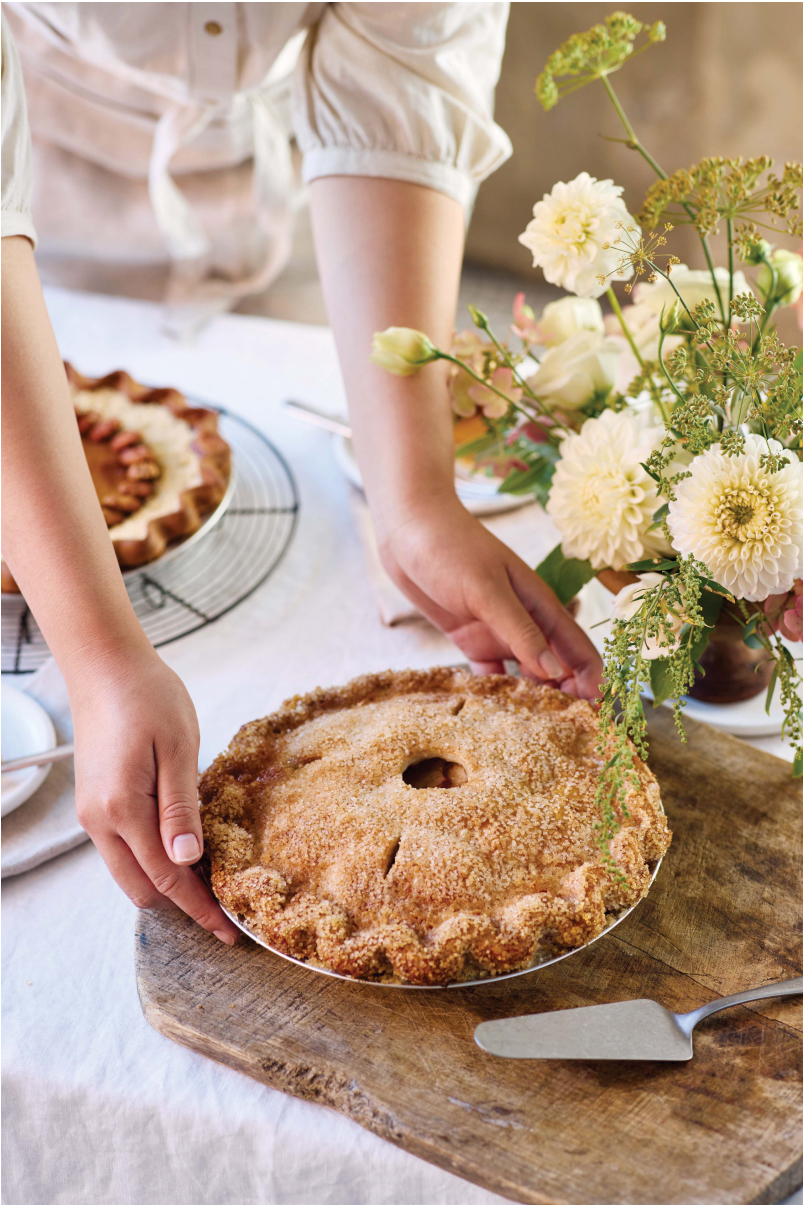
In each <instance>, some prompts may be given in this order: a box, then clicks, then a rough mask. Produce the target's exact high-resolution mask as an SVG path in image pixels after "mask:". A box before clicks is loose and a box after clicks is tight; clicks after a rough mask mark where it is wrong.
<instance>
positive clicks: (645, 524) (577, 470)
mask: <svg viewBox="0 0 803 1205" xmlns="http://www.w3.org/2000/svg"><path fill="white" fill-rule="evenodd" d="M663 435H664V432H663V428H661V427H654V426H650V425H649V423H648V419H647V417H646V416H645V415H643V414H636V413H634V412H633V411H631V410H622V411H619V412H618V413H617V412H616V411H614V410H603V412H602V414H601V415H600V416H599V418H590V419H588V421H587V422H585V423H584V424H583V427H582V429H581V430H580V431H579V432H578V433H575V432H571V433H570V434H569V435H567V436H566V437H565V439H564V440H563V442H562V443H561V458H560V460H559V461H558V463H557V467H556V469H555V476H554V477H553V478H552V487H551V489H550V493H549V502H548V503H547V507H546V509H547V512H548V513H549V514H550V515H551V517H552V519H553V521H554V523H555V525H556V527H557V528H558V530H559V531H560V534H561V540H562V544H563V552H564V554H565V555H566V556H567V557H578V558H579V559H580V560H588V561H590V562H591V565H592V566H593V568H594V569H606V568H611V569H621V568H622V567H623V566H624V565H627V564H629V563H630V562H631V561H638V560H640V559H641V558H642V557H644V556H645V555H647V556H654V555H655V554H656V553H661V552H667V551H668V545H667V543H666V541H665V540H664V538H663V536H662V535H661V533H660V531H658V532H650V533H649V534H648V531H647V529H648V528H649V527H650V526H651V525H652V517H653V514H654V513H655V511H656V510H657V508H658V505H659V503H658V498H657V490H656V485H655V482H654V481H653V479H652V478H651V477H650V476H649V474H648V473H646V472H645V470H644V469H643V468H642V462H643V461H645V460H646V459H647V457H648V456H649V454H650V452H652V451H653V450H654V449H655V448H656V447H657V446H658V444H659V443H660V442H661V440H662V439H663Z"/></svg>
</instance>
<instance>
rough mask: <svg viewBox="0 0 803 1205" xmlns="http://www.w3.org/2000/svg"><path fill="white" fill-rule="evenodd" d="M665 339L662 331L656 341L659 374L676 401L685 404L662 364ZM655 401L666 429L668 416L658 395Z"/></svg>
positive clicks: (664, 365) (664, 332)
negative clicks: (661, 374) (662, 375)
mask: <svg viewBox="0 0 803 1205" xmlns="http://www.w3.org/2000/svg"><path fill="white" fill-rule="evenodd" d="M665 338H666V331H663V330H662V331H661V334H660V336H659V339H658V364H659V365H660V368H661V372H662V373H663V374H664V376H665V377H666V379H667V381H668V382H669V388H670V389H671V390H672V392H673V393H674V395H675V397H676V398H677V399H678V401H680V402H685V400H686V399H685V398H684V396H683V394H682V393H681V392H680V390H679V389H678V388H677V386H676V385H675V382H674V381H673V380H672V378H671V376H670V375H669V369H668V368H667V366H666V364H664V339H665ZM655 400H656V401H657V402H658V408H659V409H660V411H661V418H662V419H663V420H664V425H665V426H666V427H668V426H669V416H668V415H667V413H666V411H665V410H664V404H663V401H662V400H661V399H660V395H658V396H657V397H656V399H655Z"/></svg>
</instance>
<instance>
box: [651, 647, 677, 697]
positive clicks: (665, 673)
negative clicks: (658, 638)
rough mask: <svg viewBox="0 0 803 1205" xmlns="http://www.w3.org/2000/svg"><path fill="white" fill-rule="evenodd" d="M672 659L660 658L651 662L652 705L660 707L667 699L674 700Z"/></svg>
mask: <svg viewBox="0 0 803 1205" xmlns="http://www.w3.org/2000/svg"><path fill="white" fill-rule="evenodd" d="M669 666H670V658H669V657H658V658H656V660H655V661H651V662H650V689H651V690H652V705H653V707H660V706H661V704H662V703H665V702H666V700H667V699H671V698H672V675H671V674H670V672H669Z"/></svg>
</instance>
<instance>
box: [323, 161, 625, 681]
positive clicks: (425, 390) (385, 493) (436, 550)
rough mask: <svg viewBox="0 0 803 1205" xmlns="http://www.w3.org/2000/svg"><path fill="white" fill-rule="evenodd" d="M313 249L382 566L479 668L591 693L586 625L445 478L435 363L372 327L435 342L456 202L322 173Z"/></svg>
mask: <svg viewBox="0 0 803 1205" xmlns="http://www.w3.org/2000/svg"><path fill="white" fill-rule="evenodd" d="M311 198H312V218H313V229H314V234H315V244H316V248H317V254H318V263H319V267H320V272H321V278H322V281H323V288H324V294H325V297H326V304H327V309H328V312H329V316H330V320H331V323H332V327H333V329H334V332H335V338H336V340H337V347H338V352H339V355H340V362H341V365H342V369H343V376H344V378H345V382H346V391H347V394H348V398H349V410H350V414H351V421H352V426H353V429H354V445H355V449H356V452H357V456H358V458H359V462H360V471H361V473H362V476H363V480H364V482H365V487H366V492H367V495H368V499H369V502H370V504H371V511H372V515H373V519H374V525H375V527H376V533H377V539H378V542H379V548H380V551H381V554H382V560H383V562H384V565H385V568H386V569H387V570H388V572H389V574H390V575H391V577H392V578H393V579H394V581H395V582H396V583H397V585H398V586H399V587H400V588H401V589H402V590H403V591H404V593H405V594H406V595H407V597H408V598H410V600H411V601H412V602H414V603H415V604H416V606H417V607H418V608H419V609H420V610H421V611H422V612H423V613H424V614H425V615H426V616H427V617H428V618H429V619H431V620H432V622H433V623H435V624H437V626H438V627H439V628H441V629H442V631H444V632H445V633H446V634H447V635H448V636H450V637H451V639H452V640H453V641H454V642H455V644H457V645H458V646H459V648H461V649H462V650H463V652H464V653H465V654H466V655H467V657H468V658H469V659H470V661H471V662H472V664H473V666H474V668H475V669H476V670H478V671H479V672H486V673H489V672H501V670H502V661H503V660H506V659H512V660H516V661H518V662H519V663H520V665H521V667H522V670H523V672H524V673H526V674H528V675H530V676H533V677H536V678H540V679H543V680H549V681H555V682H558V683H560V685H561V687H562V688H563V689H564V690H567V691H569V692H571V693H573V694H577V695H580V696H583V697H585V698H589V699H593V698H595V697H596V696H597V694H598V684H599V682H600V680H601V677H602V664H601V661H600V658H599V655H598V653H597V652H596V650H595V648H594V646H593V645H592V643H591V641H590V640H589V639H588V637H587V636H586V635H585V633H584V632H583V631H582V630H581V629H580V628H579V627H578V626H577V624H575V622H574V621H573V620H572V619H571V617H570V616H569V614H568V613H567V612H566V610H565V609H564V608H563V607H562V606H561V605H560V603H559V602H558V600H557V599H556V598H555V595H554V594H553V593H552V591H551V590H550V589H549V588H548V587H547V586H546V585H544V583H543V582H542V581H541V579H540V578H539V577H538V576H537V574H535V573H534V572H533V571H532V569H530V568H529V567H528V566H527V565H525V563H524V562H523V561H522V560H521V559H520V558H519V557H517V556H516V555H515V554H514V553H513V552H511V551H510V549H509V548H507V547H506V546H505V545H504V544H502V543H501V542H500V541H499V540H497V539H496V538H495V537H494V536H492V535H491V534H490V532H488V531H487V530H486V529H485V528H484V527H483V526H482V524H481V523H479V521H478V520H477V519H475V518H474V517H473V516H471V515H470V514H469V513H468V511H466V510H465V508H464V507H463V506H462V505H461V504H460V502H459V501H458V499H457V496H456V494H455V489H454V446H453V439H452V416H451V410H450V404H449V397H448V393H447V388H446V375H445V374H446V370H447V366H446V365H445V364H444V363H443V362H436V363H433V364H429V365H427V366H426V367H425V368H423V369H422V370H421V371H420V372H418V373H417V374H416V375H415V376H410V377H394V376H389V375H388V374H387V373H385V372H384V371H383V370H382V369H380V368H378V367H376V366H375V365H373V364H371V363H370V361H369V356H370V352H371V342H372V336H373V334H374V332H375V331H380V330H384V329H385V328H387V327H389V326H407V327H413V328H415V329H417V330H421V331H424V332H425V333H426V334H427V335H428V336H429V337H430V339H431V340H432V341H433V343H435V344H437V345H438V346H440V347H448V346H449V343H450V341H451V335H452V328H453V324H454V315H455V308H456V304H457V290H458V285H459V280H460V268H461V263H462V256H463V213H462V209H461V207H460V206H459V205H458V203H457V202H456V201H454V200H452V199H451V198H450V197H448V196H446V195H445V194H443V193H441V192H436V191H435V190H433V189H430V188H425V187H422V186H420V185H417V184H411V183H407V182H406V181H400V180H386V179H374V178H369V177H364V176H327V177H323V178H320V179H316V180H313V182H312V184H311Z"/></svg>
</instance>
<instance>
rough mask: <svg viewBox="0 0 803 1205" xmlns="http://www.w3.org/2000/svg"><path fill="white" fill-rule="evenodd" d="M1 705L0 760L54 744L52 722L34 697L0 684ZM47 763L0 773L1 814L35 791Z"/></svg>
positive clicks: (7, 759) (46, 748)
mask: <svg viewBox="0 0 803 1205" xmlns="http://www.w3.org/2000/svg"><path fill="white" fill-rule="evenodd" d="M2 706H3V745H2V757H3V761H10V760H11V759H12V758H14V757H27V756H28V754H29V753H46V752H47V750H48V749H54V748H55V747H56V744H57V742H56V730H55V728H54V727H53V721H52V720H51V718H50V716H49V715H48V714H47V712H46V711H45V709H44V707H42V706H41V705H40V704H39V703H37V702H36V699H32V698H31V696H30V695H26V694H25V692H24V691H22V690H17V689H16V688H15V687H13V686H9V685H8V683H7V682H3V684H2ZM52 768H53V767H52V764H51V765H47V766H30V767H29V768H28V769H27V770H15V771H14V772H13V773H12V774H3V775H2V815H3V816H6V815H8V813H9V812H13V811H14V808H18V807H19V806H20V804H21V803H25V800H26V799H30V797H31V795H33V793H34V791H38V790H39V788H40V787H41V785H42V783H43V782H44V781H45V779H46V778H47V776H48V774H49V773H50V771H51V770H52Z"/></svg>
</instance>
